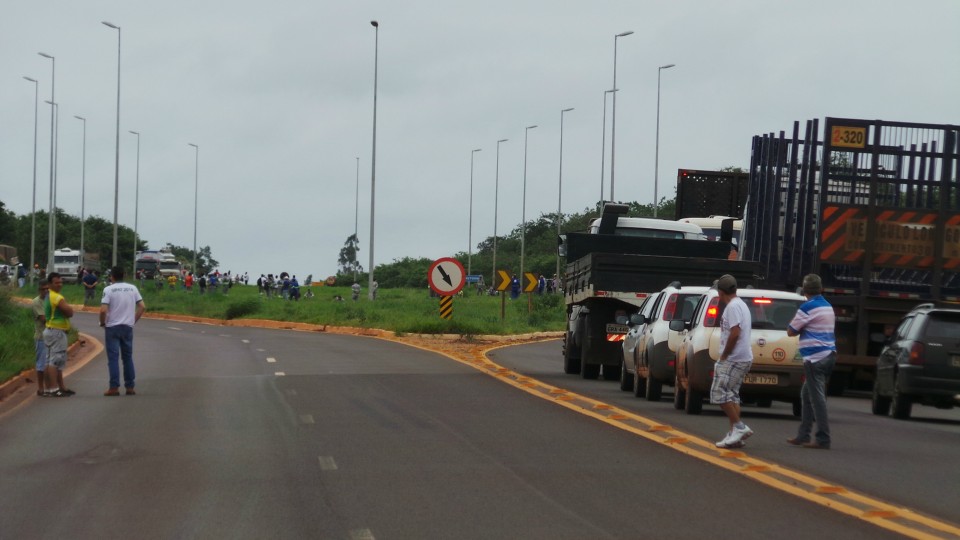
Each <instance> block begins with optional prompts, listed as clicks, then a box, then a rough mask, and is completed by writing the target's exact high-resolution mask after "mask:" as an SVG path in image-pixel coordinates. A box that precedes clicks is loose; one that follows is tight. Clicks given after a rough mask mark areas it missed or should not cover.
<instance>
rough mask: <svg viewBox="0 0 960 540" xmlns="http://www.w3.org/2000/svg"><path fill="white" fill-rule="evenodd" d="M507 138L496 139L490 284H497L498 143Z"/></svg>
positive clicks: (505, 140) (503, 141)
mask: <svg viewBox="0 0 960 540" xmlns="http://www.w3.org/2000/svg"><path fill="white" fill-rule="evenodd" d="M508 140H509V139H500V140H499V141H497V172H496V173H494V181H493V270H492V271H491V272H490V286H491V287H493V286H495V285H496V284H497V202H498V201H499V199H500V197H499V195H500V143H505V142H507V141H508Z"/></svg>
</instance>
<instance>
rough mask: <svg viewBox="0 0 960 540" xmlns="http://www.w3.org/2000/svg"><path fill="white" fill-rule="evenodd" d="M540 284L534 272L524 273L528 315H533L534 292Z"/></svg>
mask: <svg viewBox="0 0 960 540" xmlns="http://www.w3.org/2000/svg"><path fill="white" fill-rule="evenodd" d="M538 284H539V282H538V281H537V276H536V275H535V274H533V273H532V272H524V273H523V292H525V293H527V313H528V314H530V313H533V291H534V290H536V288H537V285H538Z"/></svg>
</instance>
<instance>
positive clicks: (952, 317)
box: [923, 313, 960, 340]
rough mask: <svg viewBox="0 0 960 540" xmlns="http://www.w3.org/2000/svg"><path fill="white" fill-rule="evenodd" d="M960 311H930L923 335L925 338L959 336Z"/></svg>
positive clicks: (952, 338) (940, 338)
mask: <svg viewBox="0 0 960 540" xmlns="http://www.w3.org/2000/svg"><path fill="white" fill-rule="evenodd" d="M958 331H960V313H931V314H930V317H929V318H928V319H927V326H926V328H925V329H924V331H923V335H924V336H925V337H926V338H927V339H939V340H956V339H957V338H958V337H960V332H958Z"/></svg>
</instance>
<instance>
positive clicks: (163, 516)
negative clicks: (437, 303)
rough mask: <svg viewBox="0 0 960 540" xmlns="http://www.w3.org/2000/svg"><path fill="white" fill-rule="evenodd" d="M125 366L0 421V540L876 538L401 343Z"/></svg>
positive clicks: (207, 350)
mask: <svg viewBox="0 0 960 540" xmlns="http://www.w3.org/2000/svg"><path fill="white" fill-rule="evenodd" d="M76 324H77V325H78V327H80V329H81V330H82V331H86V332H88V333H91V334H94V335H98V334H99V332H100V330H99V329H97V328H96V319H95V317H94V316H93V315H90V314H85V313H84V314H78V316H77V317H76ZM541 347H542V348H543V350H544V351H546V349H547V347H553V348H554V349H555V347H556V345H555V344H554V345H552V346H551V345H536V346H532V347H520V348H517V349H516V350H517V351H519V353H518V354H519V357H526V356H531V355H532V356H534V357H536V356H537V355H539V354H540V352H539V350H540V349H539V348H541ZM513 351H514V350H513V349H502V350H500V351H498V352H497V353H496V354H497V356H498V357H499V358H506V357H507V356H508V355H509V356H512V355H514V352H513ZM136 354H137V368H138V395H137V396H131V397H127V396H121V397H114V398H107V397H103V396H101V395H100V394H102V392H103V390H104V389H105V387H106V367H105V365H104V364H105V359H104V357H103V355H101V356H100V357H98V358H97V359H95V360H94V361H93V362H91V363H90V364H88V365H87V366H85V367H84V368H83V369H81V370H79V371H78V372H76V373H75V374H73V375H72V376H70V377H69V378H68V384H69V385H70V386H71V387H72V388H74V389H75V390H76V391H77V392H78V394H77V396H74V397H71V398H61V399H57V398H47V399H39V398H31V400H32V401H31V402H30V403H28V404H27V405H26V406H24V407H21V408H20V409H18V410H17V411H15V412H14V413H12V414H10V415H7V416H4V417H3V418H2V419H0V478H2V480H3V481H2V485H3V487H4V488H5V489H3V490H0V507H2V508H3V511H2V512H0V531H2V532H0V536H2V537H3V538H8V537H9V538H63V537H70V538H95V537H96V538H100V537H103V536H107V535H125V536H137V537H142V538H227V537H229V538H265V537H269V538H453V537H456V538H551V539H555V538H638V537H694V536H696V537H702V536H704V535H723V536H728V535H736V536H737V537H740V538H769V537H771V536H775V535H784V534H786V535H789V536H790V537H791V538H817V537H836V536H841V535H842V536H843V537H845V538H871V539H874V538H892V537H894V535H893V534H892V533H889V532H887V531H884V530H881V529H878V528H876V527H874V526H872V525H870V524H868V523H865V522H862V521H860V520H856V519H852V518H849V517H847V516H843V515H841V514H838V513H836V512H833V511H831V510H828V509H825V508H822V507H820V506H817V505H815V504H811V503H808V502H806V501H803V500H800V499H797V498H795V497H792V496H790V495H787V494H785V493H781V492H778V491H775V490H771V489H769V488H767V487H764V486H763V485H761V484H759V483H756V482H753V481H750V480H748V479H746V478H744V477H743V476H741V475H737V474H733V473H730V472H728V471H725V470H722V469H719V468H717V467H713V466H711V465H709V464H706V463H702V462H699V461H697V460H693V459H690V458H689V457H687V456H684V455H682V454H679V453H677V452H674V451H672V450H670V449H668V448H665V447H664V446H663V445H657V444H653V443H651V442H649V441H645V440H643V439H640V438H638V437H636V436H635V435H632V434H630V433H627V432H624V431H621V430H618V429H615V428H613V427H611V426H609V425H606V424H603V423H601V422H598V421H596V420H593V419H591V418H588V417H585V416H583V415H579V414H575V413H572V412H571V411H569V410H566V409H564V408H562V407H558V406H557V405H555V404H553V403H550V402H548V401H546V400H542V399H538V398H535V397H532V396H530V395H529V394H526V393H524V392H520V391H518V390H517V389H516V388H513V387H511V386H508V385H506V384H503V383H501V382H499V381H498V380H496V379H495V378H493V377H490V376H489V375H487V374H484V373H481V372H479V371H477V370H475V369H473V368H472V367H469V366H466V365H464V364H461V363H458V362H456V361H453V360H451V359H449V358H446V357H444V356H441V355H438V354H434V353H429V352H425V351H422V350H419V349H415V348H411V347H406V346H403V345H400V344H397V343H392V342H387V341H383V340H376V339H371V338H359V337H350V336H337V335H328V334H321V333H308V332H290V331H278V330H264V329H250V328H232V327H231V328H225V327H215V326H205V325H195V324H185V323H178V322H177V323H175V322H171V321H163V320H147V319H144V320H142V321H141V323H140V324H139V325H138V326H137V330H136ZM544 360H546V358H544ZM556 365H559V364H558V363H556ZM571 380H578V379H572V378H571ZM592 384H593V385H594V386H597V387H603V386H610V385H604V384H603V383H597V382H595V381H594V382H592ZM714 420H715V422H717V423H719V422H720V419H719V418H715V419H714ZM831 455H833V454H831Z"/></svg>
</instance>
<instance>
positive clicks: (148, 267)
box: [133, 250, 161, 279]
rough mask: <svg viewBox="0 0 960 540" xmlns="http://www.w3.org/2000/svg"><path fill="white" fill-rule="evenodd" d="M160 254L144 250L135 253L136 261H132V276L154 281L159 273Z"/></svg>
mask: <svg viewBox="0 0 960 540" xmlns="http://www.w3.org/2000/svg"><path fill="white" fill-rule="evenodd" d="M160 259H161V256H160V252H159V251H155V250H144V251H138V252H137V258H136V261H134V267H133V268H134V276H135V277H136V278H137V279H154V277H156V275H157V274H158V273H159V272H160Z"/></svg>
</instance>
